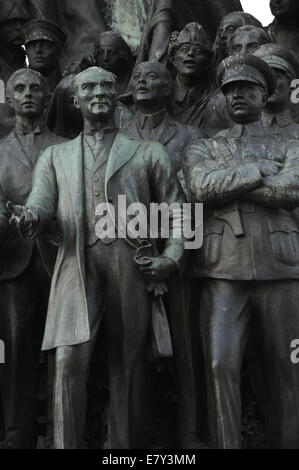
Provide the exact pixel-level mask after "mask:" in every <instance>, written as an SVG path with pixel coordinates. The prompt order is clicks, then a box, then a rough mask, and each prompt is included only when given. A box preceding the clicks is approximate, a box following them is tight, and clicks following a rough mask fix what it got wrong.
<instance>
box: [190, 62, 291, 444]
mask: <svg viewBox="0 0 299 470" xmlns="http://www.w3.org/2000/svg"><path fill="white" fill-rule="evenodd" d="M218 82H219V85H220V87H221V89H222V91H223V93H224V94H225V96H226V100H227V105H228V108H229V110H230V114H231V117H232V119H233V121H234V123H235V124H234V126H233V127H232V128H231V129H228V130H226V131H222V132H220V133H219V134H217V135H216V137H215V138H214V139H210V140H205V139H202V140H199V141H197V142H194V143H193V144H191V145H190V146H189V147H188V149H187V150H186V159H185V162H184V176H185V179H186V183H187V185H188V188H189V190H190V192H191V195H192V196H191V197H192V200H195V201H201V202H203V203H205V204H206V205H207V208H206V220H205V224H204V244H203V248H202V250H201V251H200V252H199V260H198V265H197V267H195V270H196V272H197V276H198V277H200V278H202V279H203V280H204V282H203V287H202V299H201V337H202V342H203V349H204V355H205V363H206V378H207V383H208V404H209V407H208V409H209V425H210V435H211V440H212V442H213V445H214V446H215V447H217V448H225V449H227V448H240V446H241V410H242V407H241V394H240V372H241V367H242V362H243V358H244V354H245V349H246V346H247V344H248V338H249V335H250V333H252V334H253V335H254V338H255V345H256V348H257V349H256V351H255V354H256V355H257V356H258V357H259V363H260V366H261V367H262V371H263V380H264V383H265V387H264V390H265V391H266V396H265V400H264V401H265V404H266V406H265V418H266V431H267V438H268V444H269V446H270V447H273V448H297V447H298V438H297V436H298V432H299V416H298V409H299V407H298V405H299V402H298V397H299V369H298V367H297V366H296V365H294V364H292V362H291V359H290V345H291V343H292V341H293V339H294V338H298V337H299V336H298V335H299V319H298V301H299V294H298V293H299V290H298V286H299V283H298V280H299V257H298V253H299V227H298V223H297V221H296V219H295V217H294V215H293V212H292V210H293V209H294V208H296V207H297V206H298V205H299V145H298V142H297V141H296V140H294V141H292V140H290V138H289V136H288V135H287V136H286V137H285V138H284V137H283V135H278V136H276V135H268V134H267V132H265V129H264V127H263V125H262V122H261V115H262V110H263V108H264V107H265V106H266V104H267V101H268V98H269V96H271V95H272V94H273V93H274V90H275V79H274V72H273V71H272V69H271V68H270V67H269V66H268V65H267V64H266V63H265V62H264V61H262V60H261V59H259V58H257V57H255V56H251V55H247V56H231V57H228V58H227V59H225V60H224V61H223V62H222V63H221V65H220V68H219V71H218Z"/></svg>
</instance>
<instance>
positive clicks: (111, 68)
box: [95, 37, 125, 76]
mask: <svg viewBox="0 0 299 470" xmlns="http://www.w3.org/2000/svg"><path fill="white" fill-rule="evenodd" d="M95 59H96V64H97V66H98V67H102V68H103V69H105V70H107V71H108V72H112V73H114V74H115V75H116V76H119V75H121V73H122V69H123V67H124V65H125V57H124V54H123V53H122V50H121V45H120V44H119V41H117V39H116V38H113V37H102V38H101V41H100V44H99V46H98V48H97V53H96V56H95Z"/></svg>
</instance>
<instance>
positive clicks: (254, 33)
mask: <svg viewBox="0 0 299 470" xmlns="http://www.w3.org/2000/svg"><path fill="white" fill-rule="evenodd" d="M269 41H270V37H269V34H268V33H267V32H266V31H265V30H264V29H261V28H258V27H256V26H250V25H246V26H241V27H240V28H238V29H236V30H235V32H234V33H232V35H231V36H230V38H229V39H228V52H229V54H230V55H235V54H240V53H242V54H251V53H252V52H253V51H255V50H256V49H257V48H258V47H259V46H261V45H262V44H265V43H267V42H269ZM232 125H233V121H232V119H231V116H230V113H229V111H228V108H227V103H226V99H225V96H224V95H223V93H222V91H221V90H219V89H217V90H216V91H215V92H214V93H213V95H212V96H211V99H210V101H209V103H208V105H207V106H206V108H205V112H204V116H203V119H202V129H204V130H205V132H207V133H208V134H209V135H210V136H214V135H215V134H217V132H219V131H221V130H224V129H229V128H230V127H231V126H232Z"/></svg>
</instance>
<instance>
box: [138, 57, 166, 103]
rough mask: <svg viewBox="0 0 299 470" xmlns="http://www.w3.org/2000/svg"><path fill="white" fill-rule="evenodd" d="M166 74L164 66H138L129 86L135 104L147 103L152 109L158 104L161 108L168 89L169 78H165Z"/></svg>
mask: <svg viewBox="0 0 299 470" xmlns="http://www.w3.org/2000/svg"><path fill="white" fill-rule="evenodd" d="M163 72H164V73H163ZM167 73H168V72H167V69H166V68H165V70H164V66H163V65H161V64H159V63H153V62H145V63H143V64H140V65H139V66H138V67H137V68H136V71H135V73H134V74H133V78H132V84H131V89H132V92H133V97H134V101H135V103H137V104H142V103H143V104H145V103H147V104H149V105H151V106H152V107H156V104H158V105H159V104H160V106H161V107H163V106H164V105H165V99H166V96H168V94H169V88H170V83H169V82H170V76H169V78H168V77H166V74H167ZM163 75H164V76H163Z"/></svg>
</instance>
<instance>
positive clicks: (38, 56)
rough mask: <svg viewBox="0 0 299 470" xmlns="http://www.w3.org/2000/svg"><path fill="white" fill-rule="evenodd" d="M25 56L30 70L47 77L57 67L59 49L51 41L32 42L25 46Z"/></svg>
mask: <svg viewBox="0 0 299 470" xmlns="http://www.w3.org/2000/svg"><path fill="white" fill-rule="evenodd" d="M26 54H27V56H28V60H29V66H30V68H32V69H33V70H37V71H38V72H41V73H43V74H46V75H47V74H48V73H51V71H54V70H55V69H56V67H57V66H58V63H59V59H60V47H59V46H58V44H56V43H54V42H51V41H45V40H44V41H32V42H30V43H28V44H27V45H26Z"/></svg>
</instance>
